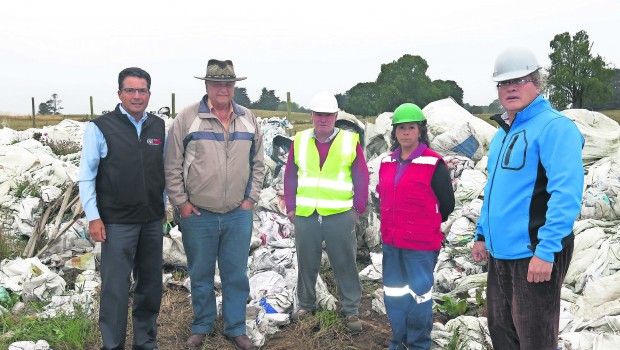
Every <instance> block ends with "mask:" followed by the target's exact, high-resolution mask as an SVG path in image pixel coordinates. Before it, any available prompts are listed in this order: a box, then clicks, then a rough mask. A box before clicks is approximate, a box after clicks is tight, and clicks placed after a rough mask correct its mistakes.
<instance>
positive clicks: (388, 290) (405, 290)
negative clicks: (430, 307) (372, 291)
mask: <svg viewBox="0 0 620 350" xmlns="http://www.w3.org/2000/svg"><path fill="white" fill-rule="evenodd" d="M383 292H384V293H385V296H387V297H402V296H405V295H407V294H411V296H412V297H413V300H415V302H416V303H418V304H422V303H424V302H426V301H429V300H431V297H432V294H433V287H431V289H430V290H429V291H428V292H426V293H424V294H422V295H417V294H415V292H414V291H412V290H411V288H409V286H408V285H407V286H404V287H400V288H399V287H386V286H383Z"/></svg>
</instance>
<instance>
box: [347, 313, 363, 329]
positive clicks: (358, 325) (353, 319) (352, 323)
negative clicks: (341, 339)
mask: <svg viewBox="0 0 620 350" xmlns="http://www.w3.org/2000/svg"><path fill="white" fill-rule="evenodd" d="M344 323H345V325H346V326H347V330H348V331H349V333H361V332H362V321H360V318H359V317H357V316H347V317H345V318H344Z"/></svg>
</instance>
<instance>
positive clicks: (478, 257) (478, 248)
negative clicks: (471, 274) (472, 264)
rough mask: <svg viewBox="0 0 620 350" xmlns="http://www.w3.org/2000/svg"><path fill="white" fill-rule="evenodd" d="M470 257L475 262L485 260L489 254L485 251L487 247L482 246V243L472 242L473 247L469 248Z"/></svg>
mask: <svg viewBox="0 0 620 350" xmlns="http://www.w3.org/2000/svg"><path fill="white" fill-rule="evenodd" d="M471 256H472V257H473V258H474V260H475V261H476V262H481V261H485V260H487V258H488V256H489V252H488V251H487V247H486V246H485V245H484V242H481V241H478V242H474V247H473V248H471Z"/></svg>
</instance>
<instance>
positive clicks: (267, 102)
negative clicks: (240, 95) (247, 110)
mask: <svg viewBox="0 0 620 350" xmlns="http://www.w3.org/2000/svg"><path fill="white" fill-rule="evenodd" d="M279 104H280V98H279V97H277V96H276V93H275V90H267V88H265V87H264V88H263V90H262V91H261V94H260V97H259V98H258V101H256V102H254V103H252V108H255V109H264V110H267V111H275V110H277V109H278V105H279Z"/></svg>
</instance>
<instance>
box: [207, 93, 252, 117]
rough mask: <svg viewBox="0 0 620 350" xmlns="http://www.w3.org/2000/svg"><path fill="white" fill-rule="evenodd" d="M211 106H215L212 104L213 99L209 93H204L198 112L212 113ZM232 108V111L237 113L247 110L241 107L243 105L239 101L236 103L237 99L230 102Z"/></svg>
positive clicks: (240, 113)
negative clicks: (210, 98)
mask: <svg viewBox="0 0 620 350" xmlns="http://www.w3.org/2000/svg"><path fill="white" fill-rule="evenodd" d="M211 107H213V105H211V101H209V96H208V95H206V94H205V95H204V96H203V97H202V99H200V104H199V105H198V113H209V114H211V112H212V111H211ZM230 108H232V113H234V114H235V115H244V114H245V112H244V111H243V109H242V108H241V106H239V105H238V104H237V103H235V101H234V100H233V101H231V102H230Z"/></svg>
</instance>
